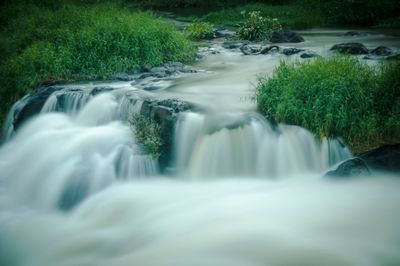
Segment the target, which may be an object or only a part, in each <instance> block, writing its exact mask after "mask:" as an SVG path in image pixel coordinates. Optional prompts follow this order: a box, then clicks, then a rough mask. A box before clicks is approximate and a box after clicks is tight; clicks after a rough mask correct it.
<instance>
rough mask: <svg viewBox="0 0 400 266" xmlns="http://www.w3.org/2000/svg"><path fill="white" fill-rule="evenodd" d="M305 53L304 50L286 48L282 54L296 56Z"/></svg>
mask: <svg viewBox="0 0 400 266" xmlns="http://www.w3.org/2000/svg"><path fill="white" fill-rule="evenodd" d="M303 51H304V49H298V48H294V47H292V48H284V49H283V50H282V53H283V54H284V55H294V54H298V53H300V52H303Z"/></svg>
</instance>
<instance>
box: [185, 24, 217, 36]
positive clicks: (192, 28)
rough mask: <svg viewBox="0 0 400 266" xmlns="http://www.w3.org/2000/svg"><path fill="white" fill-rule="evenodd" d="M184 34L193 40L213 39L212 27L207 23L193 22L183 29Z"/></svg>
mask: <svg viewBox="0 0 400 266" xmlns="http://www.w3.org/2000/svg"><path fill="white" fill-rule="evenodd" d="M185 32H186V34H187V36H188V37H189V38H191V39H193V40H201V39H211V38H213V37H214V29H213V25H212V24H211V23H208V22H200V21H195V22H193V23H191V24H189V25H188V26H187V27H186V28H185Z"/></svg>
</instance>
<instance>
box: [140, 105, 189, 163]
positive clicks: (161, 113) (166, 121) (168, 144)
mask: <svg viewBox="0 0 400 266" xmlns="http://www.w3.org/2000/svg"><path fill="white" fill-rule="evenodd" d="M191 108H192V106H191V105H190V104H189V103H187V102H184V101H181V100H178V99H166V100H158V99H145V100H144V101H143V104H142V107H141V109H140V115H143V116H145V117H147V118H149V119H152V120H154V121H155V122H156V123H157V124H159V125H160V127H161V136H162V139H163V147H162V153H161V156H160V158H159V163H160V167H161V169H164V170H165V167H166V166H168V165H170V161H171V159H172V145H173V135H174V128H175V123H176V121H177V119H178V114H179V113H180V112H184V111H187V110H189V109H191Z"/></svg>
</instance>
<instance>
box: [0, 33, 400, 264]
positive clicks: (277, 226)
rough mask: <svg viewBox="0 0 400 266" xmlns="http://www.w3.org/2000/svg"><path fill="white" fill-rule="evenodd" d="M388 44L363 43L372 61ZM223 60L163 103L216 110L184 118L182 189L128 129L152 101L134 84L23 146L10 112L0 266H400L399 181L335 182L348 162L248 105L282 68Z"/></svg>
mask: <svg viewBox="0 0 400 266" xmlns="http://www.w3.org/2000/svg"><path fill="white" fill-rule="evenodd" d="M343 33H344V31H340V33H337V34H336V33H334V35H333V33H332V34H329V36H322V37H321V36H320V34H318V35H316V36H314V35H313V34H314V33H313V32H312V31H311V32H309V34H311V35H310V36H307V40H306V42H305V43H301V44H294V45H293V46H294V47H300V48H301V47H310V48H312V49H313V50H316V51H317V52H322V51H325V52H326V51H327V49H329V48H330V46H331V45H332V44H333V43H334V42H344V41H348V40H350V39H349V37H344V36H341V35H343ZM338 36H340V37H338ZM375 39H376V37H374V36H371V37H368V36H367V37H365V38H364V37H363V41H367V42H369V46H368V47H371V48H372V47H373V45H375V42H376V40H375ZM381 39H383V37H382V38H381V37H379V40H381ZM310 40H311V41H310ZM326 40H328V42H327V41H326ZM351 40H353V39H351ZM396 40H397V39H395V41H396ZM389 41H390V40H389ZM390 43H391V42H389V44H390ZM367 44H368V43H367ZM221 51H222V52H221V53H220V54H218V55H217V56H215V57H212V56H210V57H208V58H206V59H205V60H202V61H200V62H198V63H197V66H198V67H199V68H203V69H207V70H210V71H207V72H203V73H202V74H199V75H198V76H196V75H193V76H191V77H187V78H180V79H178V80H172V81H171V84H172V86H171V87H168V88H167V89H165V90H163V91H159V92H154V94H156V96H160V97H161V98H173V97H178V98H182V99H184V100H187V101H189V102H192V103H195V104H198V105H199V106H201V107H203V109H204V110H205V112H204V113H202V114H200V113H191V112H188V113H184V114H182V115H181V117H180V118H179V120H178V123H177V125H176V132H175V136H174V145H175V146H174V152H173V154H172V156H173V159H174V160H173V162H172V164H171V165H169V166H168V167H169V168H170V169H172V170H171V171H169V173H172V174H170V175H169V176H163V175H161V174H160V173H159V170H158V166H157V162H155V161H154V160H153V159H152V158H151V157H150V156H149V155H146V154H145V153H144V152H143V150H142V149H141V148H140V147H139V146H138V145H137V144H136V143H135V136H134V135H133V133H132V130H131V128H129V126H128V125H127V124H126V123H125V122H124V121H127V120H129V117H130V115H131V114H132V113H139V112H140V108H141V106H142V102H143V101H142V100H143V98H142V96H141V95H140V94H136V92H137V89H135V88H133V87H132V86H131V85H130V84H129V83H120V84H117V85H116V84H110V86H114V87H113V89H116V90H113V91H111V92H107V91H108V88H105V90H104V91H101V89H104V87H103V88H100V89H99V91H98V93H100V92H101V93H102V94H99V95H97V93H92V92H93V90H94V89H95V86H94V85H93V84H91V85H90V86H87V87H85V85H82V86H78V88H77V89H75V90H74V89H73V87H74V86H72V87H69V88H68V87H66V89H65V90H61V91H57V92H55V93H54V94H53V95H51V96H50V97H49V98H48V99H47V101H46V103H45V104H44V106H43V108H42V113H41V114H40V115H38V116H37V117H35V118H32V119H31V120H30V121H28V122H27V123H26V124H25V125H24V126H23V127H21V128H20V129H18V132H17V133H16V134H15V136H14V137H12V136H13V134H14V125H13V121H14V120H13V119H14V117H13V113H10V115H9V117H8V119H7V125H6V129H5V131H6V132H5V135H6V140H7V142H6V143H5V144H3V146H1V147H0V265H2V266H3V265H5V266H92V265H93V266H106V265H107V266H109V265H113V266H132V265H140V266H146V265H148V266H161V265H163V266H180V265H182V266H299V265H306V266H311V265H323V266H360V265H362V266H383V265H385V266H386V265H388V266H389V265H391V266H393V265H400V252H399V250H400V230H399V229H398V225H399V223H400V193H399V190H400V180H399V179H398V177H395V176H385V175H377V174H376V175H375V176H370V177H359V178H357V179H353V180H352V179H349V180H345V179H341V180H330V179H328V178H325V177H323V176H322V175H323V173H324V172H325V171H326V170H327V169H328V168H329V167H331V166H332V165H334V164H336V163H338V162H340V161H341V160H344V159H346V158H349V157H350V156H351V154H350V152H349V151H348V149H347V148H346V147H345V146H344V145H343V144H342V143H341V142H340V141H339V140H328V139H323V140H322V141H320V140H318V139H316V138H315V137H314V135H313V134H311V133H310V132H309V131H307V130H306V129H303V128H300V127H297V126H288V125H271V124H270V123H268V122H267V121H266V120H265V119H264V118H262V117H260V116H259V115H257V114H255V113H254V110H255V103H254V102H252V101H250V100H249V99H250V98H251V93H252V91H253V87H252V86H251V83H252V82H254V81H255V77H256V75H255V74H259V73H265V72H268V73H271V72H272V69H273V68H274V67H275V66H276V65H277V64H278V63H279V60H281V59H282V57H283V56H282V55H278V54H272V55H266V56H260V57H245V56H242V55H241V54H240V52H239V53H237V52H234V51H229V52H228V51H224V50H223V49H222V48H221ZM285 58H286V57H285ZM103 85H106V86H108V84H103ZM71 88H72V89H71ZM152 93H153V92H147V95H151V94H152ZM96 95H97V96H96ZM21 104H23V101H22V102H20V104H16V105H14V107H13V108H14V109H18V108H21V106H22V105H21ZM54 112H58V113H54ZM173 170H176V171H173Z"/></svg>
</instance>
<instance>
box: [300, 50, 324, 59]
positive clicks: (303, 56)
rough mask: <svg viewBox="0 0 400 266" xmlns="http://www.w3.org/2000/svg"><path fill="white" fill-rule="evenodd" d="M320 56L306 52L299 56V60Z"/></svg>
mask: <svg viewBox="0 0 400 266" xmlns="http://www.w3.org/2000/svg"><path fill="white" fill-rule="evenodd" d="M319 56H320V55H319V54H317V53H315V52H313V51H308V52H304V53H302V54H301V55H300V58H303V59H305V58H314V57H319Z"/></svg>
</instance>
